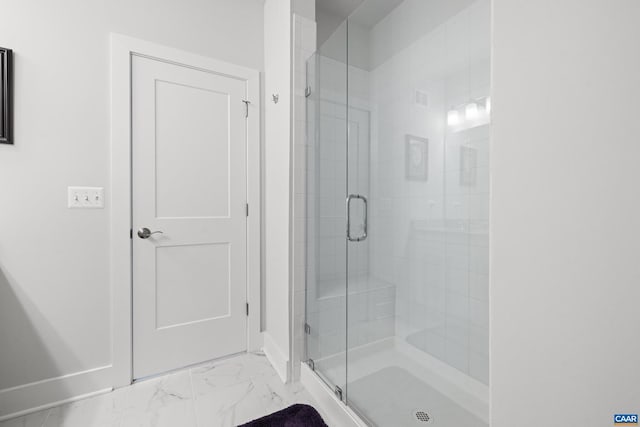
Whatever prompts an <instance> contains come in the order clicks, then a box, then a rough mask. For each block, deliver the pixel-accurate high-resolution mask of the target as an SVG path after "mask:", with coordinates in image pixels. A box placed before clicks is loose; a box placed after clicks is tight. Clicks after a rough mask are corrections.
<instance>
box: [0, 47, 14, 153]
mask: <svg viewBox="0 0 640 427" xmlns="http://www.w3.org/2000/svg"><path fill="white" fill-rule="evenodd" d="M12 56H13V53H12V51H11V49H5V48H1V47H0V144H13V135H12V127H13V111H12V109H13V94H12V93H11V92H12V89H13V88H12V83H13V76H12V74H13V61H12V60H13V58H12Z"/></svg>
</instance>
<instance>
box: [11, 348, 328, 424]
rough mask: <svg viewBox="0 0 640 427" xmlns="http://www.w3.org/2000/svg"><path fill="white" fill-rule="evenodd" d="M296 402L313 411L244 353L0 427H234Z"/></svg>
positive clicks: (301, 395)
mask: <svg viewBox="0 0 640 427" xmlns="http://www.w3.org/2000/svg"><path fill="white" fill-rule="evenodd" d="M294 403H307V404H310V405H313V406H314V407H316V408H317V405H315V404H314V402H313V399H312V397H311V396H310V395H309V393H308V392H307V391H306V390H305V389H304V387H302V385H301V384H299V383H293V384H283V383H282V381H281V380H280V378H279V377H278V375H277V373H276V371H275V370H274V369H273V367H272V366H271V365H270V364H269V362H268V360H267V358H266V357H265V356H264V355H263V354H258V353H247V354H242V355H238V356H235V357H232V358H229V359H224V360H220V361H214V362H209V363H205V364H202V365H198V366H194V367H191V368H186V369H184V370H180V371H176V372H173V373H170V374H167V375H164V376H160V377H155V378H151V379H148V380H144V381H139V382H136V383H135V384H133V385H132V386H129V387H124V388H121V389H117V390H115V391H113V392H111V393H107V394H102V395H99V396H94V397H91V398H88V399H84V400H80V401H77V402H73V403H69V404H65V405H61V406H56V407H54V408H51V409H47V410H43V411H40V412H36V413H32V414H29V415H25V416H22V417H19V418H14V419H11V420H7V421H4V422H0V427H232V426H237V425H238V424H242V423H245V422H247V421H250V420H252V419H255V418H259V417H261V416H263V415H266V414H268V413H271V412H275V411H277V410H279V409H282V408H285V407H287V406H289V405H292V404H294ZM323 417H324V418H325V420H326V417H325V416H324V415H323Z"/></svg>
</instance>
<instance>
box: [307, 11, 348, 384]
mask: <svg viewBox="0 0 640 427" xmlns="http://www.w3.org/2000/svg"><path fill="white" fill-rule="evenodd" d="M346 27H347V24H346V22H345V23H343V24H342V25H341V26H340V27H339V28H338V29H337V30H336V31H335V32H334V33H333V35H332V36H331V37H330V38H329V39H328V40H327V41H326V42H325V43H324V44H323V46H321V47H320V48H319V49H318V52H317V53H316V54H315V55H314V56H313V57H312V58H311V59H310V60H309V61H308V63H307V76H308V84H309V89H310V90H309V91H308V95H309V96H308V97H307V116H308V117H307V123H308V126H307V132H308V135H307V141H308V159H307V165H308V173H307V212H308V218H307V277H306V281H307V292H306V323H307V326H306V332H307V339H306V343H307V345H306V351H307V355H306V357H307V360H308V363H309V365H310V366H312V368H313V369H314V370H315V371H316V373H317V374H318V375H319V376H320V377H321V378H322V379H323V380H324V381H325V382H326V383H327V384H328V385H329V386H330V387H331V388H332V389H334V390H336V392H337V394H338V395H339V396H341V390H342V389H343V388H344V385H345V381H346V339H347V336H346V327H347V322H346V316H347V306H346V304H347V302H346V300H347V289H346V285H347V283H346V271H347V267H346V263H347V260H346V259H347V256H346V242H345V229H346V213H345V199H346V196H347V194H346V191H347V183H346V181H347V176H346V169H347V72H346V46H347V44H346V37H347V28H346Z"/></svg>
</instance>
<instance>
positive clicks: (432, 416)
mask: <svg viewBox="0 0 640 427" xmlns="http://www.w3.org/2000/svg"><path fill="white" fill-rule="evenodd" d="M489 37H490V1H489V0H475V1H473V0H462V1H455V2H452V1H450V0H432V1H416V0H405V1H393V2H365V3H363V6H361V7H360V8H359V9H358V10H357V11H356V12H355V13H354V14H353V15H351V16H350V18H349V20H348V37H347V43H348V60H349V61H348V66H347V68H346V72H347V74H348V78H347V82H348V108H347V110H346V112H347V120H346V126H347V131H348V140H347V145H348V149H347V155H348V157H347V176H346V178H347V185H348V188H347V191H346V193H347V195H348V200H349V201H348V205H347V207H348V209H347V210H348V212H349V213H348V225H349V228H348V230H347V286H346V301H347V315H346V321H347V328H346V332H347V370H346V375H347V381H346V388H345V389H344V392H345V394H346V401H347V403H348V405H349V406H351V407H352V408H353V409H354V410H355V411H356V412H357V413H358V414H359V415H361V417H362V418H364V419H365V420H367V421H368V423H369V424H371V425H375V426H381V427H387V426H388V427H401V426H412V425H416V424H417V423H419V422H423V421H427V420H429V421H431V422H432V423H433V424H435V425H440V426H452V427H453V426H462V425H464V426H466V427H476V426H477V427H481V426H487V425H488V405H487V402H488V387H487V386H488V378H489V375H488V369H489V360H488V342H489V341H488V224H489V217H488V200H489V163H488V159H489V156H488V150H489V137H490V108H491V104H490V97H489V95H490V79H489V76H490V68H489V64H490V38H489Z"/></svg>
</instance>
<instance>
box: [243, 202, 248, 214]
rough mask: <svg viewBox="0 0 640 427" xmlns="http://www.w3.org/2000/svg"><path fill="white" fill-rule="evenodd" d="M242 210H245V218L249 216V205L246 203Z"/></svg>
mask: <svg viewBox="0 0 640 427" xmlns="http://www.w3.org/2000/svg"><path fill="white" fill-rule="evenodd" d="M244 209H245V212H246V214H247V216H249V203H247V204H246V205H245V208H244Z"/></svg>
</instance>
